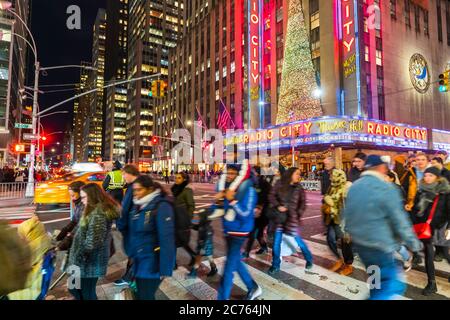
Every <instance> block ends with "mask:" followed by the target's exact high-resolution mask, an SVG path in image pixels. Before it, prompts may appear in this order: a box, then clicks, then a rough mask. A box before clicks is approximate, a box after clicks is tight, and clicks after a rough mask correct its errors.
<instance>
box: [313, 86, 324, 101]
mask: <svg viewBox="0 0 450 320" xmlns="http://www.w3.org/2000/svg"><path fill="white" fill-rule="evenodd" d="M312 95H313V97H314V98H316V99H319V98H320V97H321V96H322V90H321V89H320V88H317V89H314V90H313V92H312Z"/></svg>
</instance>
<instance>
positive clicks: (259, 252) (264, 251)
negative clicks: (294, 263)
mask: <svg viewBox="0 0 450 320" xmlns="http://www.w3.org/2000/svg"><path fill="white" fill-rule="evenodd" d="M267 252H269V250H267V248H261V249H259V250H258V251H256V252H255V253H256V254H265V253H267Z"/></svg>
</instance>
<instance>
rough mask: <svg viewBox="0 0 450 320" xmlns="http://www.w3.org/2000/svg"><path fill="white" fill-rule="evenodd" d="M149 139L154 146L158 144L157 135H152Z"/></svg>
mask: <svg viewBox="0 0 450 320" xmlns="http://www.w3.org/2000/svg"><path fill="white" fill-rule="evenodd" d="M151 141H152V145H154V146H156V145H158V142H159V139H158V137H152V139H151Z"/></svg>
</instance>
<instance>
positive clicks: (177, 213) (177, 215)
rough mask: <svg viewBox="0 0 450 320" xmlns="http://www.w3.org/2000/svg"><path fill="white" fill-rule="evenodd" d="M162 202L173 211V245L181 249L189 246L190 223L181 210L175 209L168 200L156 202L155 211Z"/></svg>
mask: <svg viewBox="0 0 450 320" xmlns="http://www.w3.org/2000/svg"><path fill="white" fill-rule="evenodd" d="M162 202H166V203H168V204H169V205H170V206H171V207H172V210H173V213H174V214H173V215H174V220H175V221H174V222H175V223H174V224H175V244H176V246H177V248H179V247H182V246H184V245H187V244H189V240H190V235H191V226H192V221H191V219H190V218H189V216H188V214H187V213H186V211H185V210H183V208H178V207H176V206H175V205H174V204H173V202H172V201H170V200H169V199H163V200H161V201H159V202H158V204H157V205H156V210H157V211H158V207H159V205H160V204H161V203H162Z"/></svg>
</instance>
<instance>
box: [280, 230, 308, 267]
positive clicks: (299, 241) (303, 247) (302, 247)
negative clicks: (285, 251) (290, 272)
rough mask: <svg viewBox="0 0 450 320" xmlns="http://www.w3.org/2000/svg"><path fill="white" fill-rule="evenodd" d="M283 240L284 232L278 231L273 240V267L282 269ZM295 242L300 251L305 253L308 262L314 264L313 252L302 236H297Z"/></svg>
mask: <svg viewBox="0 0 450 320" xmlns="http://www.w3.org/2000/svg"><path fill="white" fill-rule="evenodd" d="M282 239H283V231H282V230H277V231H275V236H274V239H273V249H272V267H274V268H277V269H280V266H281V257H280V255H281V240H282ZM295 241H297V244H298V246H299V247H300V250H301V251H302V253H303V256H304V257H305V260H306V262H308V263H312V262H313V257H312V254H311V251H309V249H308V247H307V246H306V243H305V242H304V241H303V239H302V238H301V237H300V235H296V236H295Z"/></svg>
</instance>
